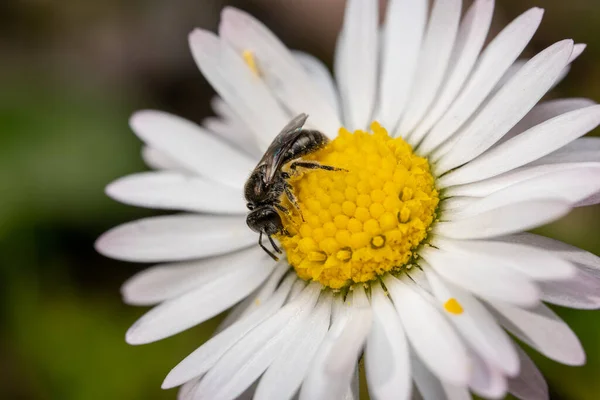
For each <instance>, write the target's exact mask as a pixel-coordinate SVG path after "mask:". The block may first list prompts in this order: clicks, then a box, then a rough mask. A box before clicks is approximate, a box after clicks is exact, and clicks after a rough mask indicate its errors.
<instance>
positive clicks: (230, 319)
mask: <svg viewBox="0 0 600 400" xmlns="http://www.w3.org/2000/svg"><path fill="white" fill-rule="evenodd" d="M289 270H290V266H289V264H288V263H287V260H285V261H284V260H282V261H280V262H279V264H278V265H277V267H276V268H275V270H274V271H273V273H272V274H271V276H269V279H267V281H266V282H265V283H264V284H263V285H262V286H261V287H260V288H259V289H256V290H255V291H254V292H253V293H251V294H250V295H249V296H248V297H246V298H245V299H244V300H242V301H241V302H239V303H238V304H236V305H235V306H234V307H233V308H232V309H231V310H229V312H228V313H227V316H226V317H225V318H224V319H223V321H221V323H220V324H219V326H218V327H217V329H215V331H214V332H213V335H216V334H217V333H219V332H221V331H223V330H225V329H227V328H228V327H229V326H231V325H233V324H234V323H235V322H236V321H238V320H240V319H242V318H243V317H245V316H247V315H248V314H250V313H252V312H254V311H255V310H256V309H257V308H259V307H261V306H262V305H263V304H264V303H265V302H266V301H267V300H269V299H270V298H271V296H272V295H273V293H274V292H275V289H277V287H278V286H279V285H280V283H281V278H282V276H283V275H284V274H285V273H286V272H288V271H289ZM292 275H294V274H292ZM292 288H293V286H292Z"/></svg>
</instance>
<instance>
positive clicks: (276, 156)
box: [258, 114, 308, 182]
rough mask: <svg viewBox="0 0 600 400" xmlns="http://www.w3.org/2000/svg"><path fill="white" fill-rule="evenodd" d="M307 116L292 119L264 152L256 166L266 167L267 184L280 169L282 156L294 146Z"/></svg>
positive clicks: (302, 115)
mask: <svg viewBox="0 0 600 400" xmlns="http://www.w3.org/2000/svg"><path fill="white" fill-rule="evenodd" d="M307 118H308V115H306V114H300V115H298V116H297V117H295V118H294V119H292V120H291V121H290V122H289V123H288V124H287V125H286V126H285V127H284V128H283V129H282V130H281V132H279V134H278V135H277V136H275V139H273V142H272V143H271V145H270V146H269V148H268V149H267V151H265V154H264V155H263V157H262V159H261V160H260V162H259V163H258V165H259V166H260V165H266V166H267V169H266V175H265V181H266V182H269V181H270V180H271V179H273V177H274V176H275V173H276V172H277V171H278V170H279V169H280V168H281V166H282V164H283V161H284V155H285V154H286V153H287V151H288V150H289V149H290V147H291V146H292V145H293V144H294V142H295V140H296V138H298V136H300V134H301V133H302V129H301V128H302V126H304V123H305V122H306V119H307Z"/></svg>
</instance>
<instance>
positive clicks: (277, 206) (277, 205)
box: [273, 202, 291, 215]
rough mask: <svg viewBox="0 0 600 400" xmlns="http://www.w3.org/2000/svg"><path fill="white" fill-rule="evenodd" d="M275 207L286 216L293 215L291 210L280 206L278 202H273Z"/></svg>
mask: <svg viewBox="0 0 600 400" xmlns="http://www.w3.org/2000/svg"><path fill="white" fill-rule="evenodd" d="M273 207H275V208H276V209H278V210H279V211H281V212H282V213H285V215H290V214H291V213H290V210H288V209H287V208H285V207H284V206H282V205H281V204H279V203H277V202H273Z"/></svg>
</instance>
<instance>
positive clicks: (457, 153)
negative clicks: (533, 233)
mask: <svg viewBox="0 0 600 400" xmlns="http://www.w3.org/2000/svg"><path fill="white" fill-rule="evenodd" d="M572 51H573V41H572V40H563V41H561V42H558V43H555V44H554V45H552V46H550V47H548V48H547V49H545V50H543V51H542V52H540V53H539V54H537V55H536V56H535V57H533V58H532V59H531V60H530V61H529V62H528V63H527V64H525V65H524V66H523V68H521V69H520V70H519V71H518V72H517V73H516V74H515V76H514V77H513V78H512V79H511V80H510V81H509V82H508V83H507V84H506V85H504V87H502V89H500V90H499V91H498V93H497V94H496V95H495V96H494V97H493V98H492V99H490V101H489V103H488V104H487V105H486V106H485V108H483V109H482V110H481V111H480V112H479V113H478V114H477V115H476V116H474V117H473V119H472V121H471V122H470V123H469V124H468V125H467V126H466V127H465V128H464V129H462V130H461V132H460V133H459V135H460V139H458V141H457V142H456V144H455V145H454V147H453V148H452V150H451V151H449V152H448V153H447V154H446V155H444V156H442V158H441V159H440V160H439V162H438V163H437V165H436V167H435V170H436V173H439V174H442V173H444V172H447V171H449V170H450V169H452V168H455V167H458V166H459V165H462V164H464V163H466V162H468V161H471V160H472V159H473V158H475V157H477V156H478V155H480V154H481V153H483V152H484V151H486V150H487V149H489V148H490V147H491V146H492V145H493V144H494V143H496V142H497V141H498V140H499V139H500V138H501V137H502V136H504V135H505V134H506V133H507V132H508V131H509V130H510V129H511V128H512V127H513V126H514V125H515V124H516V123H517V122H519V120H521V118H523V116H525V114H527V112H528V111H529V110H531V109H532V108H533V106H534V105H535V104H536V103H537V102H538V101H539V100H540V99H541V98H542V96H543V95H544V94H546V92H547V91H548V89H550V87H551V86H552V84H553V83H554V81H555V80H556V77H557V76H558V74H559V73H560V70H561V69H562V68H563V67H564V66H565V65H566V64H567V62H568V60H569V56H570V55H571V52H572Z"/></svg>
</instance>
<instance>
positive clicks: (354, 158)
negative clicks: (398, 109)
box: [278, 122, 439, 289]
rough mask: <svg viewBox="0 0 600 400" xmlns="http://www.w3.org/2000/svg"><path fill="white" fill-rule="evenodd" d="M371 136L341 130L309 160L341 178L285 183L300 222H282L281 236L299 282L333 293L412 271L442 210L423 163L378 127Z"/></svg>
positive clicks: (308, 173)
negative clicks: (417, 253) (416, 254)
mask: <svg viewBox="0 0 600 400" xmlns="http://www.w3.org/2000/svg"><path fill="white" fill-rule="evenodd" d="M371 130H372V132H373V133H372V134H371V133H368V132H365V131H361V130H357V131H355V132H354V133H350V132H348V131H347V130H346V129H344V128H341V129H340V132H339V134H338V137H337V138H336V139H335V140H333V141H332V142H330V143H329V144H328V145H327V146H326V147H325V148H323V149H321V150H319V151H317V152H315V153H313V154H311V155H310V156H308V157H306V159H308V160H315V161H318V162H320V163H321V164H324V165H331V166H334V167H338V168H343V169H344V170H339V171H326V170H322V169H318V170H305V171H303V172H301V173H298V174H296V175H293V176H292V177H291V178H290V182H291V184H292V185H293V187H294V193H295V194H296V196H297V198H298V203H299V206H300V210H301V211H302V216H303V218H304V220H302V218H301V217H300V216H299V215H297V213H295V212H293V207H292V206H291V205H290V204H289V203H288V204H286V206H287V207H288V208H289V209H290V210H292V216H291V217H289V218H286V219H285V221H287V222H285V224H286V229H287V230H288V231H289V233H290V236H283V235H281V236H279V237H278V239H279V241H280V242H281V245H282V246H283V248H284V249H285V250H286V252H287V257H288V261H289V263H290V264H291V265H292V266H293V267H294V269H295V270H296V272H297V274H298V276H300V278H303V279H306V280H314V281H318V282H320V283H321V284H323V285H325V286H327V287H330V288H332V289H339V288H342V287H345V286H347V285H350V284H352V283H355V282H368V281H371V280H373V279H376V278H377V276H379V275H382V274H384V273H385V272H391V271H400V270H402V269H403V268H409V267H410V265H411V259H412V258H413V256H414V252H415V249H416V248H417V247H418V246H419V244H420V243H422V242H423V240H424V239H425V238H426V237H427V234H428V231H429V227H430V225H431V223H432V222H433V221H434V219H435V211H436V208H437V205H438V202H439V196H438V192H437V191H436V189H435V186H434V178H433V176H432V175H431V172H430V170H429V164H428V162H427V160H426V159H425V158H422V157H418V156H416V155H415V154H413V152H412V148H411V147H410V145H409V144H407V143H406V142H405V141H404V140H402V139H401V138H395V139H394V138H391V137H390V136H389V135H388V133H387V131H386V130H385V129H384V128H382V127H381V126H380V125H379V124H378V123H376V122H374V123H373V124H372V125H371Z"/></svg>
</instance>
